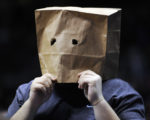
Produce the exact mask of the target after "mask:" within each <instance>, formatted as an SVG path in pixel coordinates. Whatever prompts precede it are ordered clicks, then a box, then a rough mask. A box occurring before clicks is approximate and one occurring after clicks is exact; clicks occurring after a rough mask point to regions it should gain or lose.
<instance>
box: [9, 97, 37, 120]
mask: <svg viewBox="0 0 150 120" xmlns="http://www.w3.org/2000/svg"><path fill="white" fill-rule="evenodd" d="M38 107H39V106H37V105H36V104H34V103H32V102H31V101H30V100H29V99H28V100H27V101H26V102H25V103H24V104H23V106H22V107H21V108H20V109H19V110H18V111H17V112H16V113H15V114H14V115H13V116H12V118H11V119H10V120H33V118H34V116H35V114H36V112H37V109H38Z"/></svg>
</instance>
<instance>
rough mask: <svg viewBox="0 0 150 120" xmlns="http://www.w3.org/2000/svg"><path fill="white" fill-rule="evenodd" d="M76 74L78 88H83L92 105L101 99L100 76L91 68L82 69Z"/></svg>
mask: <svg viewBox="0 0 150 120" xmlns="http://www.w3.org/2000/svg"><path fill="white" fill-rule="evenodd" d="M78 76H79V80H78V83H79V85H78V88H80V89H84V94H85V96H86V98H87V99H88V100H89V102H90V103H91V104H92V105H94V104H96V103H97V102H99V101H101V100H103V95H102V78H101V76H99V75H98V74H96V73H95V72H93V71H91V70H86V71H83V72H81V73H79V74H78Z"/></svg>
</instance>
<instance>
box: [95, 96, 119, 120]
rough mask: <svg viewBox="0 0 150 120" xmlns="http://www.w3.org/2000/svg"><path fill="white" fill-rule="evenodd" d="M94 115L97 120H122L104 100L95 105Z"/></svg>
mask: <svg viewBox="0 0 150 120" xmlns="http://www.w3.org/2000/svg"><path fill="white" fill-rule="evenodd" d="M94 114H95V118H96V120H120V119H119V117H118V116H117V114H116V113H115V111H114V110H113V109H112V108H111V106H110V105H109V104H108V103H107V101H106V100H105V99H104V98H103V99H102V100H101V101H100V102H98V103H97V104H96V105H94Z"/></svg>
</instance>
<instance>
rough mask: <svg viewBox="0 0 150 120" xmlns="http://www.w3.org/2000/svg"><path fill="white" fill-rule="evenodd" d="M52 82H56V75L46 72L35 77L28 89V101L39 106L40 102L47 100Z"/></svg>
mask: <svg viewBox="0 0 150 120" xmlns="http://www.w3.org/2000/svg"><path fill="white" fill-rule="evenodd" d="M54 82H56V77H54V76H53V75H51V74H48V73H46V74H44V75H43V76H41V77H37V78H35V79H34V80H33V82H32V85H31V89H30V94H29V100H30V102H31V103H33V104H35V105H37V106H40V105H41V104H42V103H44V102H45V101H47V100H48V98H49V97H50V96H51V93H52V89H53V83H54Z"/></svg>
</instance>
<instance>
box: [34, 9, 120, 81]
mask: <svg viewBox="0 0 150 120" xmlns="http://www.w3.org/2000/svg"><path fill="white" fill-rule="evenodd" d="M120 11H121V10H120V9H113V8H79V7H48V8H43V9H37V10H35V20H36V33H37V46H38V53H39V60H40V66H41V71H42V74H44V73H51V74H53V75H55V76H57V78H58V82H59V83H75V82H77V80H78V77H77V74H78V73H79V72H81V71H84V70H87V69H90V70H92V71H94V72H96V73H97V74H100V75H101V76H102V78H103V80H106V79H110V78H114V77H116V75H117V70H118V69H117V68H118V59H119V39H120V15H121V12H120Z"/></svg>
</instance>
